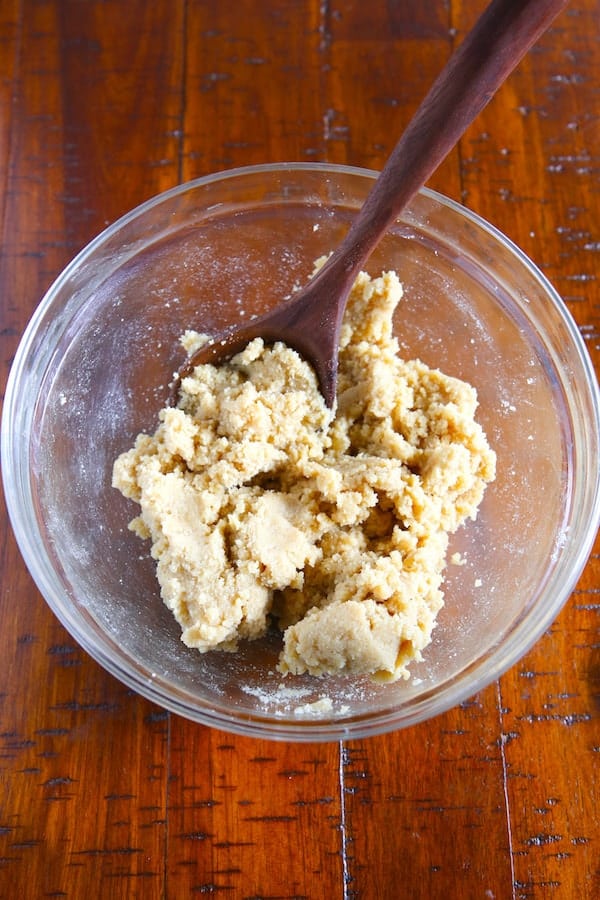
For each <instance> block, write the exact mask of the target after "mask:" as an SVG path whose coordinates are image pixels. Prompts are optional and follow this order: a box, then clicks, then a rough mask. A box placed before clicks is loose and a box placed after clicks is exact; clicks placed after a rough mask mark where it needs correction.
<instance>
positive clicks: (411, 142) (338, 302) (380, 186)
mask: <svg viewBox="0 0 600 900" xmlns="http://www.w3.org/2000/svg"><path fill="white" fill-rule="evenodd" d="M567 2H568V0H492V3H490V5H489V6H488V7H487V9H486V10H485V11H484V12H483V14H482V15H481V17H480V18H479V20H478V21H477V23H476V24H475V26H474V28H473V29H472V31H470V32H469V34H468V35H467V37H466V38H465V40H464V41H463V43H462V44H461V46H460V47H459V49H458V50H457V52H456V53H455V54H454V55H453V56H452V57H451V59H450V60H449V62H448V63H447V65H446V66H445V67H444V69H443V70H442V72H441V73H440V75H439V76H438V77H437V79H436V81H435V82H434V84H433V86H432V87H431V89H430V91H429V93H428V94H427V96H426V97H425V99H424V100H423V102H422V103H421V105H420V107H419V109H418V110H417V113H416V114H415V116H414V118H413V119H412V121H411V122H410V124H409V126H408V128H407V129H406V131H405V132H404V134H403V135H402V137H401V138H400V140H399V142H398V143H397V144H396V146H395V148H394V150H393V151H392V154H391V156H390V157H389V159H388V161H387V163H386V165H385V168H384V169H383V170H382V172H381V174H380V175H379V177H378V178H377V181H376V182H375V184H374V185H373V188H372V189H371V191H370V193H369V195H368V197H367V199H366V200H365V202H364V204H363V206H362V209H361V210H360V212H359V214H358V215H357V217H356V219H355V220H354V222H353V223H352V226H351V227H350V229H349V231H348V233H347V235H346V237H345V238H344V240H343V241H342V243H341V244H340V245H339V246H338V247H337V249H336V250H335V251H334V252H333V253H332V255H331V256H330V257H329V259H328V261H327V262H326V264H325V265H324V266H323V267H322V268H321V269H320V271H319V272H318V273H317V274H316V275H315V276H313V278H312V279H311V280H310V282H309V283H308V284H307V285H306V286H305V287H304V288H302V289H301V290H299V291H298V292H297V293H296V294H295V295H294V297H293V298H292V299H290V300H288V301H286V302H285V303H282V304H281V305H279V306H277V307H275V308H274V309H273V310H271V311H270V312H268V313H266V314H265V315H264V316H260V317H257V318H255V319H252V320H251V321H249V322H247V323H243V324H238V325H235V326H232V327H231V328H229V329H228V330H226V331H224V332H222V333H221V334H219V335H217V336H216V337H214V338H212V339H211V340H210V341H209V342H208V343H206V344H205V345H204V346H203V347H201V348H200V349H199V350H198V351H196V352H195V353H193V354H192V355H191V356H190V357H189V358H188V360H186V362H185V364H184V365H183V366H182V368H181V370H180V371H179V373H178V374H177V375H176V377H175V380H174V382H173V383H172V385H171V402H174V403H175V402H176V401H177V397H178V395H179V390H180V387H181V380H182V379H183V378H184V377H186V376H187V375H189V374H190V373H191V372H192V371H193V369H194V367H195V366H197V365H199V364H200V363H209V362H210V363H219V362H222V361H224V360H225V359H228V358H230V357H231V356H233V355H234V354H235V353H237V352H239V351H240V350H242V349H243V348H244V347H245V346H246V344H248V342H249V341H251V340H253V339H254V338H255V337H262V338H263V339H264V341H265V343H267V344H271V343H274V342H275V341H283V342H284V343H286V344H288V345H289V346H290V347H293V348H294V349H295V350H297V351H298V352H299V353H300V354H301V355H302V356H303V357H304V358H305V359H306V360H307V361H308V362H309V363H311V364H312V366H313V367H314V369H315V372H316V374H317V378H318V381H319V386H320V389H321V392H322V394H323V397H324V399H325V402H326V403H327V405H328V406H329V407H330V408H333V406H334V404H335V394H336V381H337V362H338V343H339V330H340V324H341V321H342V316H343V314H344V309H345V306H346V300H347V297H348V294H349V292H350V289H351V287H352V284H353V283H354V280H355V278H356V276H357V275H358V273H359V271H360V269H361V267H362V266H363V265H364V263H365V262H366V260H367V258H368V256H369V255H370V253H371V252H372V250H373V249H374V248H375V246H376V245H377V243H378V242H379V240H380V239H381V238H382V237H383V235H384V233H385V232H386V230H387V229H388V228H389V226H390V225H391V224H392V222H393V221H394V220H396V219H397V218H398V216H399V215H400V213H401V211H402V209H403V208H404V207H405V206H406V205H407V204H408V202H409V201H410V200H411V198H412V197H413V196H414V194H415V193H416V192H417V191H418V190H419V188H420V187H422V185H423V184H424V183H425V182H426V181H427V179H428V178H429V176H430V175H431V174H432V173H433V172H434V171H435V169H436V168H437V166H438V165H439V164H440V163H441V162H442V160H443V159H444V158H445V157H446V156H447V155H448V153H449V152H450V150H451V149H452V148H453V147H454V146H455V145H456V143H457V142H458V140H459V138H460V137H461V136H462V134H463V133H464V131H465V130H466V129H467V127H468V126H469V125H470V124H471V122H472V121H473V119H474V118H475V117H476V116H477V115H478V113H479V112H480V111H481V110H482V109H483V107H484V106H485V105H486V104H487V102H488V101H489V100H490V99H491V97H492V96H493V94H494V93H495V91H496V90H497V89H498V88H499V87H500V85H501V84H502V83H503V82H504V81H505V79H506V78H507V77H508V75H509V74H510V73H511V72H512V70H513V69H514V68H515V66H516V65H517V64H518V63H519V61H520V60H521V59H522V58H523V56H524V55H525V53H526V52H527V51H528V50H529V48H530V47H531V46H532V44H534V43H535V41H536V40H537V39H538V38H539V37H540V35H541V34H542V33H543V32H544V31H545V30H546V29H547V28H548V26H549V25H550V23H551V22H552V20H553V19H554V18H555V16H556V15H557V14H558V13H559V12H560V11H561V10H562V9H563V8H564V7H565V6H566V5H567Z"/></svg>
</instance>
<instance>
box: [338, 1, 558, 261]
mask: <svg viewBox="0 0 600 900" xmlns="http://www.w3.org/2000/svg"><path fill="white" fill-rule="evenodd" d="M567 3H568V0H492V2H491V3H490V5H489V6H488V7H487V9H486V10H485V11H484V12H483V13H482V15H481V17H480V19H479V20H478V22H477V23H476V24H475V26H474V28H473V30H472V31H471V32H470V33H469V34H468V35H467V37H466V38H465V40H464V41H463V43H462V44H461V45H460V47H459V48H458V50H457V51H456V53H455V54H454V55H453V56H452V57H451V59H450V60H449V62H448V64H447V65H446V66H445V68H444V69H443V70H442V72H441V73H440V75H439V76H438V78H437V79H436V81H435V82H434V83H433V85H432V87H431V88H430V90H429V93H428V94H427V96H426V97H425V99H424V100H423V102H422V103H421V105H420V107H419V109H418V111H417V113H416V115H415V116H414V118H413V119H412V121H411V123H410V124H409V125H408V127H407V129H406V131H405V132H404V134H403V136H402V137H401V139H400V140H399V142H398V143H397V144H396V146H395V148H394V150H393V151H392V153H391V155H390V157H389V159H388V161H387V163H386V165H385V168H384V169H383V171H382V172H381V174H380V176H379V178H378V179H377V182H376V183H375V185H374V187H373V189H372V190H371V192H370V194H369V196H368V197H367V200H366V201H365V203H364V205H363V207H362V209H361V211H360V213H359V215H358V216H357V218H356V219H355V221H354V224H353V226H352V228H351V229H350V231H349V233H348V235H347V237H346V239H345V240H344V241H343V242H342V244H341V245H340V246H339V248H338V250H337V252H336V253H334V256H338V255H339V256H340V257H341V256H343V257H344V266H343V268H344V269H345V270H346V271H348V270H349V269H350V268H351V269H352V270H353V272H355V273H357V271H358V269H359V268H360V266H361V265H362V264H363V263H364V262H365V260H366V259H367V257H368V256H369V254H370V253H371V251H372V250H373V249H374V247H375V245H376V244H377V242H378V241H379V240H380V238H381V235H382V234H383V232H385V230H386V229H387V228H388V227H389V226H390V225H391V224H392V222H393V221H394V220H395V219H396V218H397V217H398V216H399V215H400V213H401V212H402V210H403V208H404V207H405V206H406V204H407V203H408V202H409V201H410V199H411V198H412V197H413V195H414V194H415V193H416V192H417V191H418V190H419V188H420V187H421V186H422V185H423V184H424V183H425V182H426V181H427V179H428V178H429V177H430V175H432V174H433V172H434V171H435V170H436V168H437V167H438V166H439V164H440V163H441V162H442V161H443V160H444V159H445V157H446V156H447V155H448V153H449V152H450V151H451V150H452V149H453V147H454V146H455V145H456V144H457V142H458V140H459V138H460V137H461V136H462V135H463V133H464V132H465V131H466V129H467V127H468V126H469V125H470V124H471V123H472V121H473V120H474V119H475V118H476V116H477V115H478V114H479V113H480V112H481V110H482V109H483V108H484V107H485V106H486V104H487V103H488V101H489V100H490V99H491V98H492V96H493V94H494V93H495V92H496V91H497V89H498V88H499V87H500V85H501V84H502V83H503V82H504V81H505V80H506V78H507V77H508V75H509V74H510V73H511V72H512V70H513V69H514V68H515V67H516V66H517V65H518V63H519V62H520V60H521V59H522V58H523V56H524V55H525V54H526V53H527V51H528V50H529V48H530V47H531V46H532V45H533V44H534V43H535V42H536V40H537V39H538V38H539V37H540V36H541V34H542V33H543V32H544V31H545V30H546V29H547V28H548V26H549V25H550V23H551V22H552V20H553V19H554V18H555V16H556V15H557V14H558V13H559V12H560V11H561V10H562V9H563V8H564V7H565V6H566V5H567Z"/></svg>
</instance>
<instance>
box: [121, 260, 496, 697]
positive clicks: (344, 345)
mask: <svg viewBox="0 0 600 900" xmlns="http://www.w3.org/2000/svg"><path fill="white" fill-rule="evenodd" d="M401 296H402V288H401V285H400V283H399V280H398V277H397V275H396V274H395V273H394V272H387V273H385V274H383V275H382V276H381V277H378V278H374V279H371V278H370V277H369V276H368V275H367V274H364V273H363V274H361V275H360V276H359V277H358V279H357V281H356V283H355V285H354V288H353V290H352V293H351V296H350V299H349V303H348V307H347V310H346V314H345V318H344V324H343V328H342V334H341V341H340V356H339V378H338V396H337V408H336V413H335V417H333V414H332V413H331V411H330V410H329V409H328V408H327V407H326V406H325V403H324V401H323V399H322V397H321V394H320V392H319V389H318V385H317V382H316V378H315V376H314V373H313V370H312V368H311V367H310V366H309V365H308V364H307V363H306V362H304V361H303V360H302V359H301V358H300V356H299V355H298V354H297V353H296V352H295V351H294V350H292V349H290V348H289V347H286V346H285V345H283V344H281V343H278V344H275V345H274V346H272V347H265V346H264V345H263V342H262V341H261V340H260V339H257V340H254V341H252V342H251V343H250V344H249V345H248V346H247V347H246V348H245V349H244V351H243V352H241V353H239V354H238V355H237V356H236V357H234V358H233V359H232V360H231V361H230V362H229V363H227V364H224V365H222V366H219V367H216V366H212V365H202V366H198V367H197V368H196V369H195V370H194V372H193V374H192V375H190V376H189V377H187V378H185V379H183V382H182V385H181V392H180V400H179V403H178V406H177V407H176V408H166V409H163V410H162V411H161V413H160V422H159V425H158V428H157V430H156V432H155V434H153V435H146V434H141V435H139V436H138V437H137V439H136V442H135V446H134V447H133V448H132V449H131V450H129V451H128V452H126V453H123V454H122V455H121V456H120V457H119V458H118V459H117V461H116V462H115V465H114V472H113V484H114V486H115V487H116V488H118V489H119V490H120V491H121V492H122V493H123V494H124V495H125V496H126V497H129V498H131V499H132V500H134V501H135V502H136V503H138V504H139V506H140V514H139V516H138V517H137V518H135V519H134V520H133V522H131V524H130V527H131V528H132V529H133V530H134V531H135V532H136V533H137V534H138V535H139V536H140V537H141V538H144V539H150V540H151V542H152V555H153V557H154V558H155V560H156V562H157V577H158V581H159V583H160V587H161V594H162V597H163V600H164V602H165V603H166V605H167V606H168V607H169V608H170V609H171V610H172V612H173V614H174V615H175V617H176V619H177V620H178V622H179V623H180V625H181V628H182V640H183V641H184V643H185V644H187V645H188V646H190V647H196V648H198V650H200V651H201V652H205V651H209V650H216V649H220V650H230V651H233V650H235V649H236V648H237V647H238V644H239V642H240V641H241V640H246V639H249V640H252V639H255V638H258V637H260V636H261V635H263V634H264V633H265V631H266V629H267V628H268V627H269V625H270V623H271V622H276V623H277V624H278V626H279V628H280V629H281V631H282V632H283V649H282V652H281V656H280V659H279V664H278V668H279V671H280V672H282V673H292V674H302V673H306V672H308V673H310V674H312V675H324V674H342V675H347V674H355V675H370V676H371V677H372V678H375V679H377V680H383V681H393V680H396V679H397V678H399V677H408V674H409V673H408V669H407V666H408V664H409V663H410V662H411V660H415V659H420V658H421V651H422V650H423V648H424V647H425V646H426V645H427V644H428V643H429V642H430V640H431V633H432V629H433V627H434V624H435V618H436V615H437V613H438V611H439V609H440V608H441V606H442V604H443V594H442V589H441V586H442V583H443V572H444V567H445V563H446V551H447V547H448V536H449V534H451V533H452V532H454V531H455V530H456V529H457V528H458V527H459V526H460V525H461V524H462V523H463V522H464V521H465V520H466V519H468V518H472V519H474V518H475V517H476V515H477V509H478V506H479V504H480V502H481V499H482V496H483V493H484V490H485V486H486V484H487V483H489V482H490V481H492V480H493V478H494V477H495V454H494V452H493V451H492V450H491V449H490V447H489V446H488V443H487V440H486V437H485V435H484V433H483V431H482V429H481V427H480V426H479V424H478V423H477V422H476V421H475V418H474V416H475V411H476V407H477V398H476V392H475V390H474V389H473V388H472V387H471V386H470V385H468V384H466V383H465V382H463V381H460V380H458V379H456V378H452V377H448V376H446V375H444V374H442V373H441V372H440V371H437V370H434V369H430V368H428V367H427V366H426V365H424V364H423V363H422V362H420V361H418V360H411V361H404V360H402V359H401V358H400V357H399V356H398V355H397V354H398V344H397V341H396V339H395V338H394V336H393V334H392V316H393V313H394V310H395V308H396V306H397V304H398V302H399V301H400V299H401ZM182 340H183V342H184V346H186V347H187V349H188V350H190V349H191V347H192V346H193V344H194V342H196V341H198V340H201V338H200V336H198V335H195V334H194V333H191V332H187V333H186V335H185V336H184V339H182Z"/></svg>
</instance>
